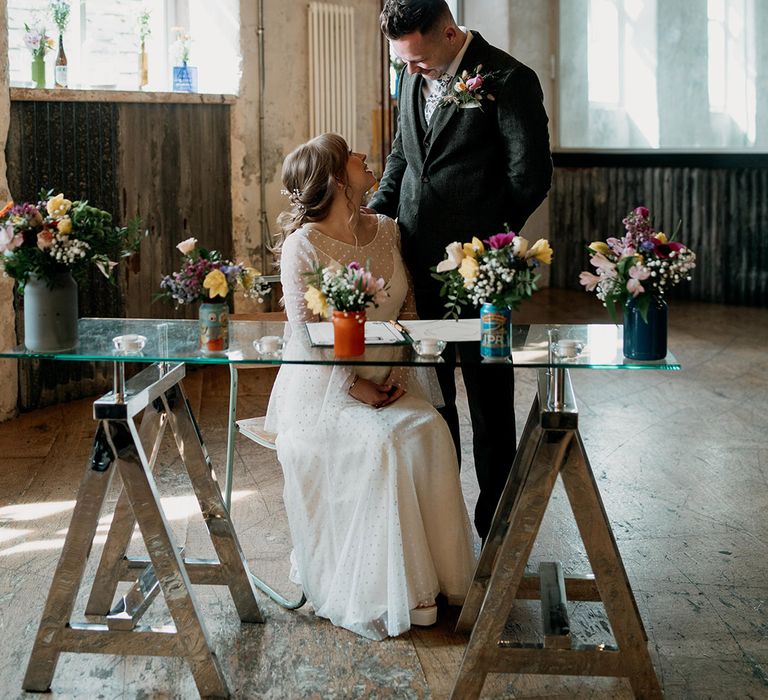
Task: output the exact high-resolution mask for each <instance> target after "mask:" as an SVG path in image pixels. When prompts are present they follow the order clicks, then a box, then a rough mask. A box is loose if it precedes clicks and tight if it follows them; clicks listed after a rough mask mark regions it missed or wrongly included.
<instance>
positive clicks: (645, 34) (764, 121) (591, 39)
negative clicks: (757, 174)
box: [558, 0, 768, 152]
mask: <svg viewBox="0 0 768 700" xmlns="http://www.w3.org/2000/svg"><path fill="white" fill-rule="evenodd" d="M558 13H559V37H560V39H559V49H558V52H559V61H558V63H559V70H558V103H559V109H558V140H559V144H558V145H559V146H560V147H561V148H579V149H685V150H690V149H708V150H712V149H719V148H727V149H729V150H745V151H751V150H758V151H761V152H765V151H768V91H765V90H764V91H763V93H764V94H761V93H760V91H759V90H760V88H759V86H760V85H761V84H762V85H763V86H764V85H766V84H768V53H767V52H765V51H764V50H763V51H762V52H760V51H759V50H758V48H759V47H758V45H757V43H756V36H757V35H758V34H759V35H762V34H763V33H764V32H765V31H766V29H768V26H767V25H768V3H763V2H755V0H703V1H702V2H697V3H687V2H686V3H682V2H679V0H564V1H562V2H560V3H559V10H558ZM760 27H762V28H763V29H760ZM762 125H766V126H762Z"/></svg>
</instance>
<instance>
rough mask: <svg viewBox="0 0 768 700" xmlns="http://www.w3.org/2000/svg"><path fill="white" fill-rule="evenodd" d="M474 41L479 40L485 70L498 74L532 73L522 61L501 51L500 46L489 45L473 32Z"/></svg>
mask: <svg viewBox="0 0 768 700" xmlns="http://www.w3.org/2000/svg"><path fill="white" fill-rule="evenodd" d="M472 33H473V34H474V38H473V41H475V40H479V41H478V43H479V46H478V49H479V51H480V53H481V54H482V58H483V63H484V66H483V67H484V68H487V69H488V70H491V71H493V72H496V73H513V72H515V71H518V70H519V71H522V72H525V73H527V72H532V69H531V68H529V67H528V66H526V65H525V63H523V62H522V61H520V60H518V59H517V58H515V57H514V56H512V55H510V54H508V53H507V52H506V51H504V50H502V49H500V48H499V47H498V46H494V45H493V44H489V43H488V42H487V41H486V40H485V39H483V37H482V36H481V35H480V34H479V33H477V32H475V31H473V32H472Z"/></svg>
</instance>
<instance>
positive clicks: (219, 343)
mask: <svg viewBox="0 0 768 700" xmlns="http://www.w3.org/2000/svg"><path fill="white" fill-rule="evenodd" d="M218 299H221V297H218ZM199 320H200V324H199V334H198V337H199V342H198V347H199V349H200V352H202V353H205V354H215V353H219V352H226V351H227V350H229V304H227V302H226V301H217V300H215V299H214V300H211V301H205V302H203V303H202V304H200V309H199Z"/></svg>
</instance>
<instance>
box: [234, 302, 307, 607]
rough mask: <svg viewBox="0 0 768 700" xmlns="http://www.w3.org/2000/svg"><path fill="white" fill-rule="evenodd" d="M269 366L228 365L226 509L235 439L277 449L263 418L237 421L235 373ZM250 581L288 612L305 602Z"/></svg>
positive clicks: (261, 317) (270, 315)
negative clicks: (242, 439) (244, 439)
mask: <svg viewBox="0 0 768 700" xmlns="http://www.w3.org/2000/svg"><path fill="white" fill-rule="evenodd" d="M229 318H230V320H232V321H273V322H284V321H286V320H287V319H286V316H285V313H284V312H282V311H275V312H264V313H254V314H231V315H230V317H229ZM269 368H270V366H269V365H236V364H230V365H229V413H228V418H227V458H226V466H225V473H224V503H225V504H226V506H227V508H231V504H232V473H233V470H234V462H235V438H236V437H237V435H242V436H243V437H246V438H248V439H249V440H252V441H253V442H255V443H256V444H257V445H261V446H262V447H266V448H267V449H268V450H276V449H277V448H276V446H275V439H276V438H277V436H276V435H275V434H274V433H270V432H268V431H267V430H265V429H264V420H265V416H256V417H253V418H243V419H240V420H238V419H237V392H238V378H239V376H238V373H239V371H240V370H245V369H248V370H259V369H261V370H263V369H269ZM251 578H252V579H253V583H254V585H255V586H256V587H257V588H259V589H260V590H261V591H263V592H264V593H266V594H267V595H268V596H269V597H270V598H272V600H274V601H275V602H276V603H278V604H279V605H282V606H283V607H284V608H287V609H288V610H295V609H297V608H300V607H301V606H302V605H304V603H306V602H307V599H306V597H305V596H304V594H303V593H302V595H301V597H300V598H299V599H298V600H296V601H290V600H288V599H287V598H285V597H283V596H282V595H280V594H279V593H278V592H277V591H275V590H274V589H273V588H271V587H270V586H269V585H268V584H266V583H265V582H264V581H262V580H261V579H259V578H258V577H257V576H256V575H255V574H254V573H253V572H251Z"/></svg>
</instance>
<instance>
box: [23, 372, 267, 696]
mask: <svg viewBox="0 0 768 700" xmlns="http://www.w3.org/2000/svg"><path fill="white" fill-rule="evenodd" d="M184 374H185V372H184V365H183V364H182V363H179V364H172V365H170V366H168V365H167V364H166V363H158V364H155V365H151V366H149V367H147V368H146V369H145V370H143V371H142V372H141V373H139V374H138V375H136V376H135V377H134V378H133V379H131V380H130V381H128V382H126V381H125V377H124V373H123V365H122V363H119V362H116V363H115V374H114V376H115V385H114V389H113V391H112V392H110V393H108V394H105V395H104V396H103V397H101V398H100V399H99V400H97V401H96V402H95V403H94V418H95V419H96V420H98V421H99V426H98V429H97V431H96V437H95V439H94V443H93V451H92V455H91V460H90V463H89V465H88V467H87V468H86V470H85V474H84V475H83V479H82V481H81V483H80V488H79V491H78V495H77V501H76V503H75V507H74V511H73V514H72V522H71V523H70V526H69V529H68V531H67V536H66V539H65V541H64V547H63V549H62V553H61V558H60V559H59V563H58V565H57V567H56V572H55V574H54V577H53V582H52V583H51V588H50V591H49V593H48V599H47V601H46V604H45V610H44V612H43V616H42V620H41V621H40V627H39V629H38V632H37V637H36V639H35V644H34V647H33V649H32V655H31V657H30V659H29V664H28V665H27V672H26V676H25V677H24V683H23V687H24V689H25V690H33V691H46V690H48V689H49V688H50V685H51V681H52V679H53V675H54V672H55V670H56V664H57V662H58V659H59V655H60V653H61V652H80V653H99V654H137V655H151V656H180V657H184V658H186V659H187V661H188V662H189V665H190V667H191V670H192V675H193V676H194V679H195V683H196V684H197V688H198V690H199V692H200V695H201V696H202V697H221V698H226V697H229V689H228V687H227V683H226V680H225V678H224V674H223V673H222V669H221V665H220V663H219V660H218V658H217V657H216V654H215V652H214V651H213V649H212V647H211V641H210V637H209V635H208V632H207V631H206V628H205V625H204V623H203V620H202V617H201V615H200V608H199V604H198V603H197V601H196V599H195V595H194V592H193V589H192V584H193V583H195V584H209V585H222V586H227V587H228V588H229V590H230V593H231V594H232V598H233V600H234V603H235V607H236V608H237V612H238V615H239V616H240V619H241V620H242V621H243V622H263V618H262V615H261V611H260V610H259V606H258V604H257V602H256V591H255V589H254V586H253V583H252V581H251V577H250V574H249V572H248V567H247V563H246V560H245V556H244V555H243V551H242V549H241V547H240V543H239V541H238V539H237V535H236V534H235V529H234V527H233V525H232V521H231V520H230V516H229V511H228V510H227V508H226V507H225V505H224V500H223V498H222V495H221V491H220V490H219V486H218V484H217V483H216V479H215V476H214V474H213V470H212V468H211V462H210V459H209V457H208V454H207V451H206V449H205V445H204V444H203V440H202V436H201V434H200V430H199V428H198V426H197V423H196V421H195V418H194V415H193V414H192V411H191V408H190V406H189V402H188V400H187V397H186V396H185V394H184V391H183V389H182V386H181V383H180V382H181V380H182V378H183V377H184ZM142 411H143V412H144V413H143V418H142V421H141V426H140V428H138V429H137V427H136V424H135V418H136V416H137V415H138V414H139V413H141V412H142ZM166 426H169V427H170V429H171V432H172V433H173V436H174V438H175V441H176V446H177V447H178V450H179V454H180V455H181V457H182V460H183V462H184V465H185V467H186V470H187V472H188V474H189V478H190V481H191V483H192V487H193V489H194V491H195V495H196V496H197V499H198V502H199V503H200V509H201V511H202V514H203V518H204V519H205V523H206V525H207V527H208V532H209V534H210V536H211V540H212V542H213V545H214V548H215V550H216V554H217V555H218V561H216V560H201V559H196V560H192V559H184V558H182V556H181V553H180V550H179V549H178V548H177V547H176V545H175V543H174V539H173V533H172V531H171V528H170V527H169V525H168V521H167V520H166V517H165V514H164V512H163V509H162V505H161V503H160V497H159V495H158V492H157V487H156V485H155V480H154V477H153V475H152V469H153V467H154V464H155V461H156V458H157V453H158V450H159V447H160V443H161V440H162V437H163V434H164V432H165V429H166ZM115 471H117V472H119V474H120V478H121V480H122V483H123V489H122V492H121V493H120V496H119V498H118V501H117V505H116V508H115V514H114V518H113V520H112V524H111V527H110V530H109V535H108V536H107V540H106V542H105V544H104V549H103V552H102V557H101V561H100V563H99V567H98V570H97V573H96V577H95V580H94V583H93V587H92V590H91V594H90V598H89V600H88V603H87V606H86V614H89V615H101V616H105V617H106V620H105V622H106V624H90V623H76V622H71V621H70V617H71V615H72V611H73V607H74V604H75V599H76V597H77V593H78V590H79V588H80V586H81V584H82V579H83V574H84V572H85V567H86V563H87V560H88V556H89V554H90V551H91V547H92V544H93V540H94V537H95V535H96V529H97V526H98V522H99V516H100V514H101V511H102V507H103V505H104V500H105V497H106V494H107V490H108V489H109V485H110V482H111V480H112V477H113V476H114V473H115ZM136 523H138V525H139V529H140V532H141V536H142V538H143V540H144V543H145V545H146V547H147V551H148V553H149V556H148V557H127V556H126V550H127V548H128V544H129V543H130V540H131V536H132V534H133V530H134V525H135V524H136ZM119 581H134V582H135V583H134V585H133V587H132V588H131V589H130V590H129V591H128V592H127V593H126V594H125V595H124V596H122V598H121V599H120V600H119V601H118V602H117V603H116V604H115V605H114V606H112V599H113V597H114V595H115V591H116V589H117V585H118V582H119ZM159 592H162V593H163V595H164V597H165V602H166V604H167V606H168V609H169V611H170V613H171V617H172V618H173V622H174V624H173V625H167V626H164V627H160V628H152V627H149V626H146V625H141V624H139V623H140V620H141V617H142V615H143V614H144V612H145V611H146V610H147V609H148V608H149V605H150V604H151V602H152V600H153V598H154V597H155V596H156V595H157V594H158V593H159ZM111 606H112V607H111Z"/></svg>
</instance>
